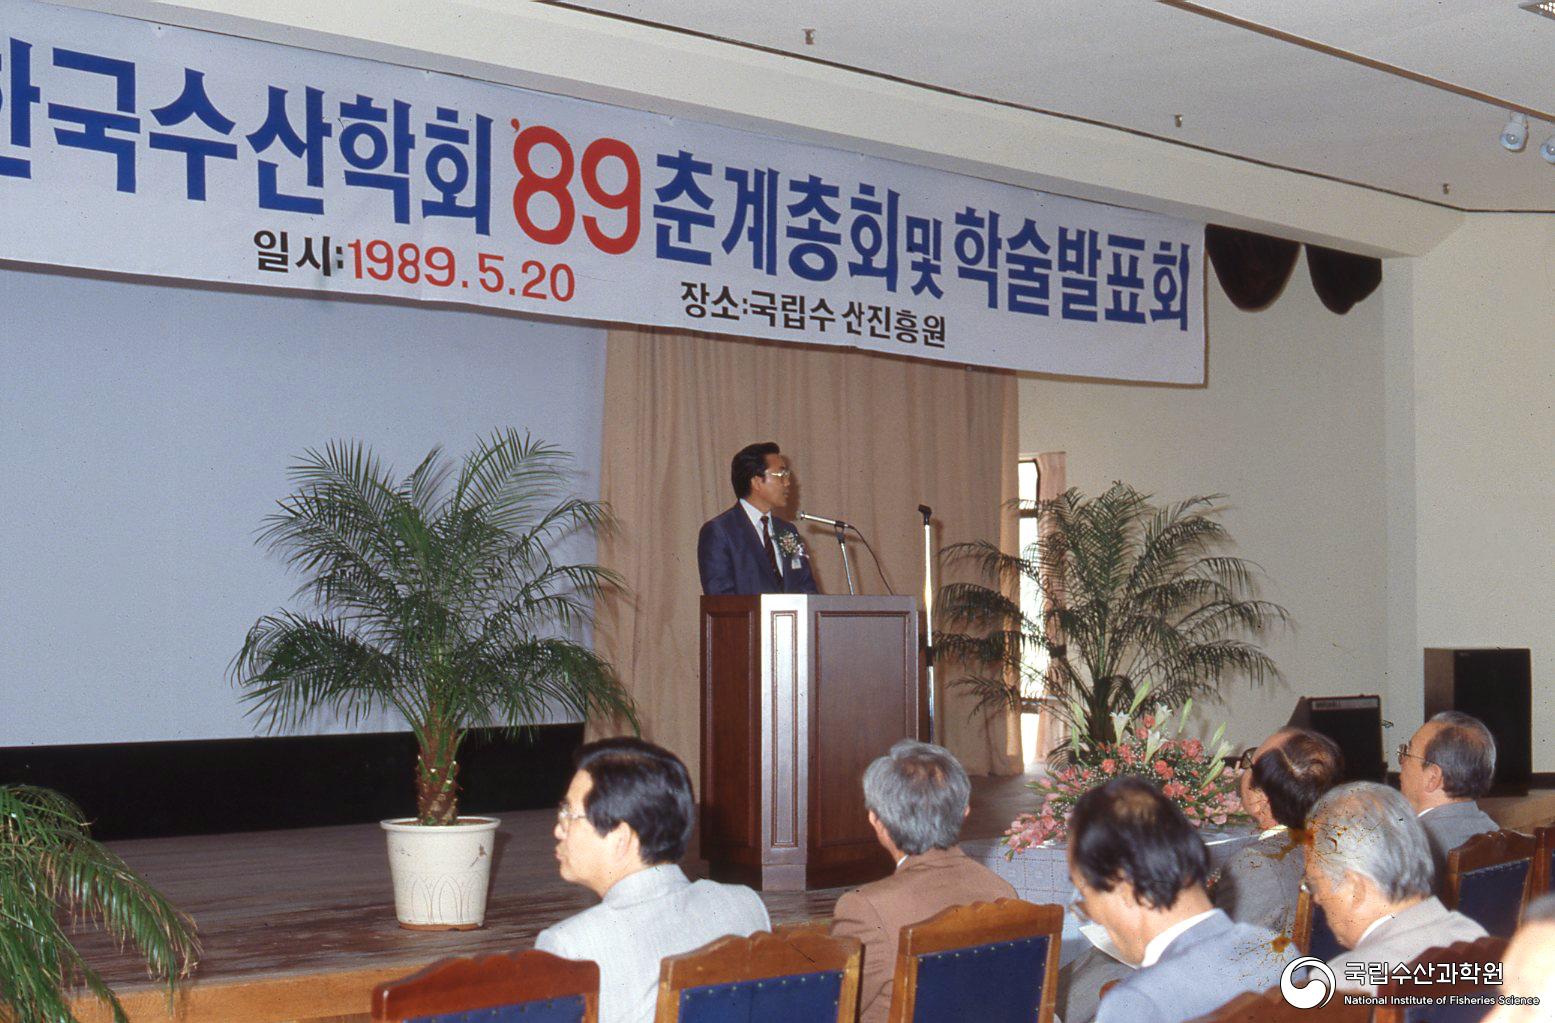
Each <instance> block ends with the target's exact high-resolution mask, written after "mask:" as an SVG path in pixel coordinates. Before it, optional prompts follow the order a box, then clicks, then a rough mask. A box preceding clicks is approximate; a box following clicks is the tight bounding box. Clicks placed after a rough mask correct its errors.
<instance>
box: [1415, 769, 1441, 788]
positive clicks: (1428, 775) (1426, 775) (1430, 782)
mask: <svg viewBox="0 0 1555 1023" xmlns="http://www.w3.org/2000/svg"><path fill="white" fill-rule="evenodd" d="M1420 771H1421V778H1420V781H1421V784H1423V785H1424V786H1425V790H1426V791H1427V792H1435V791H1437V790H1438V789H1440V788H1441V787H1442V769H1441V768H1440V767H1438V766H1436V765H1435V764H1421V765H1420Z"/></svg>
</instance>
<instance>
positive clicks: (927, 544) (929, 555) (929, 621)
mask: <svg viewBox="0 0 1555 1023" xmlns="http://www.w3.org/2000/svg"><path fill="white" fill-rule="evenodd" d="M918 513H919V514H920V515H922V516H923V612H924V635H925V638H926V640H927V644H928V645H927V647H926V648H925V650H924V662H925V663H926V664H927V665H928V674H929V741H930V742H933V741H934V740H935V735H936V734H937V732H938V726H939V706H938V702H939V701H938V698H937V696H936V695H935V689H934V527H933V526H932V525H930V523H929V517H930V516H931V515H933V514H934V509H932V508H930V507H929V506H928V505H926V504H920V505H919V506H918Z"/></svg>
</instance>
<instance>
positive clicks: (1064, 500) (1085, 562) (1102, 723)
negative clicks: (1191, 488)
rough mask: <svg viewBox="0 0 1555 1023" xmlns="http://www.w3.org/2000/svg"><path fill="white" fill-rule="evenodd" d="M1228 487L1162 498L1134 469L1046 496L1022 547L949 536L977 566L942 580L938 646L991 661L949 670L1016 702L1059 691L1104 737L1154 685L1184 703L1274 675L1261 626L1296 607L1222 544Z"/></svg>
mask: <svg viewBox="0 0 1555 1023" xmlns="http://www.w3.org/2000/svg"><path fill="white" fill-rule="evenodd" d="M1222 500H1223V497H1222V495H1208V496H1200V497H1189V498H1187V499H1185V500H1182V501H1177V502H1175V503H1172V504H1169V505H1167V506H1164V507H1157V506H1155V505H1153V504H1152V503H1151V498H1150V496H1149V495H1148V494H1141V493H1140V492H1138V491H1136V490H1135V489H1134V488H1132V487H1130V486H1128V485H1127V484H1126V483H1115V484H1113V485H1112V486H1111V487H1109V488H1108V489H1107V490H1106V491H1105V492H1103V493H1102V494H1100V495H1098V496H1096V497H1094V498H1087V497H1086V496H1085V495H1084V494H1083V493H1081V492H1080V491H1079V490H1077V489H1070V490H1069V491H1067V492H1065V493H1064V494H1062V495H1060V496H1059V497H1057V498H1055V499H1053V500H1050V501H1043V502H1041V503H1040V504H1039V505H1038V506H1037V512H1038V520H1039V523H1040V526H1041V528H1040V530H1039V534H1038V540H1037V542H1036V543H1035V544H1033V545H1031V546H1029V547H1028V548H1027V549H1026V550H1024V551H1021V552H1020V553H1019V554H1018V555H1012V554H1009V553H1007V552H1005V551H1002V550H1000V549H999V548H998V546H997V545H995V544H993V543H990V542H988V541H974V542H970V543H962V544H956V545H953V546H951V547H948V548H946V550H945V552H944V553H945V555H946V557H947V558H949V559H953V560H959V561H962V562H964V563H967V564H970V565H971V566H973V567H974V568H975V569H976V570H977V572H978V574H979V575H980V576H981V579H982V582H955V583H950V584H947V585H945V586H944V587H942V588H941V590H940V594H939V598H940V599H939V609H940V612H941V620H942V623H943V626H944V628H942V629H941V631H940V633H939V635H938V636H937V637H936V647H937V648H938V649H939V650H942V651H944V652H945V653H946V655H947V658H948V659H951V660H954V661H956V662H958V663H961V664H965V665H967V666H970V667H974V668H975V667H981V668H983V669H984V670H982V671H980V672H975V673H973V674H970V675H968V676H967V677H965V678H961V679H958V680H956V682H955V683H953V684H956V685H960V686H964V687H965V688H966V689H967V690H968V691H969V692H971V693H973V694H974V695H976V696H977V697H978V699H977V705H978V706H979V707H989V706H993V705H994V704H995V703H996V702H998V701H997V700H996V699H995V698H996V697H1001V694H1002V700H1003V705H1004V706H1008V707H1015V706H1023V705H1026V702H1025V701H1029V700H1031V699H1032V698H1033V696H1035V695H1040V696H1043V697H1046V698H1049V699H1050V700H1056V701H1057V702H1058V705H1059V708H1060V709H1058V710H1055V713H1059V714H1060V716H1067V717H1070V718H1073V719H1074V720H1073V721H1072V722H1071V723H1072V724H1074V725H1075V726H1076V727H1078V728H1080V729H1082V730H1084V731H1085V732H1086V733H1087V734H1088V735H1089V736H1090V739H1091V740H1095V741H1100V740H1101V739H1103V738H1104V737H1106V736H1110V734H1111V728H1112V725H1111V720H1110V715H1111V714H1112V713H1125V714H1126V713H1128V712H1129V708H1130V706H1131V705H1132V704H1133V703H1134V702H1137V699H1138V696H1139V694H1140V693H1142V692H1145V691H1146V690H1148V691H1149V693H1150V698H1151V700H1152V701H1160V702H1161V703H1163V704H1165V705H1167V706H1169V707H1178V706H1181V705H1183V704H1184V703H1185V702H1187V701H1188V700H1190V699H1192V698H1193V697H1195V696H1199V695H1213V694H1216V693H1218V691H1219V689H1220V687H1221V686H1222V685H1224V684H1226V682H1227V681H1229V680H1230V679H1231V678H1233V677H1238V678H1241V679H1244V680H1246V681H1247V682H1249V683H1251V684H1254V685H1257V684H1261V683H1264V682H1267V681H1272V680H1277V679H1278V678H1279V673H1278V669H1277V668H1276V667H1275V665H1274V662H1273V661H1272V660H1271V659H1270V658H1269V657H1268V655H1267V654H1265V653H1264V652H1263V651H1262V650H1261V649H1260V648H1259V647H1258V646H1257V645H1256V644H1255V642H1254V640H1256V639H1257V638H1258V637H1261V636H1263V635H1265V634H1266V633H1268V632H1269V631H1270V630H1271V629H1272V628H1274V627H1276V626H1280V625H1284V624H1287V623H1288V621H1289V614H1288V613H1287V612H1286V611H1285V609H1284V608H1282V607H1280V606H1279V605H1277V604H1274V603H1271V602H1268V601H1264V600H1259V599H1257V597H1256V595H1255V592H1254V590H1255V587H1256V583H1257V578H1258V576H1259V575H1260V571H1259V569H1258V567H1257V565H1256V564H1254V563H1253V562H1250V561H1246V560H1244V559H1242V558H1238V557H1233V556H1229V555H1226V554H1223V553H1220V549H1221V548H1222V547H1224V546H1226V545H1229V544H1230V543H1231V538H1230V536H1229V534H1228V533H1227V531H1226V529H1225V527H1224V526H1223V525H1222V524H1221V523H1220V522H1219V521H1218V518H1217V516H1218V514H1219V511H1220V507H1221V505H1220V502H1221V501H1222ZM1022 581H1024V582H1026V583H1035V584H1036V589H1037V591H1038V592H1040V593H1041V594H1042V596H1043V598H1044V601H1043V608H1042V611H1041V613H1040V615H1035V614H1033V613H1032V612H1031V611H1029V610H1027V609H1023V608H1022V607H1021V606H1020V602H1019V601H1018V600H1016V599H1014V598H1013V597H1012V596H1011V594H1012V593H1013V592H1015V584H1016V583H1018V582H1022ZM1036 650H1045V651H1047V652H1048V653H1049V655H1050V660H1049V661H1048V664H1047V667H1046V669H1045V670H1044V671H1043V672H1042V673H1041V677H1040V678H1034V677H1033V675H1034V673H1033V671H1032V669H1031V668H1030V667H1029V665H1030V663H1031V654H1032V652H1033V651H1036ZM994 668H997V669H998V670H997V671H993V670H990V669H994Z"/></svg>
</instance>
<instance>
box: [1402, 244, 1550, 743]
mask: <svg viewBox="0 0 1555 1023" xmlns="http://www.w3.org/2000/svg"><path fill="white" fill-rule="evenodd" d="M1386 272H1387V273H1388V274H1394V275H1397V276H1399V277H1400V283H1399V287H1398V291H1399V293H1400V295H1401V303H1400V304H1402V302H1403V301H1407V303H1408V304H1407V306H1404V307H1403V308H1401V309H1399V311H1398V315H1399V318H1400V319H1401V320H1403V319H1404V318H1406V317H1407V319H1408V330H1409V333H1410V335H1411V337H1412V338H1413V348H1412V353H1411V360H1410V365H1409V366H1407V367H1404V368H1407V370H1408V375H1407V376H1402V377H1401V378H1400V380H1399V381H1398V383H1397V385H1396V386H1395V387H1394V388H1392V395H1391V397H1392V398H1393V400H1395V401H1399V402H1406V401H1407V402H1410V403H1411V404H1410V407H1409V408H1408V410H1407V412H1408V415H1409V417H1410V422H1411V427H1412V435H1413V443H1412V445H1411V446H1409V447H1408V448H1407V449H1404V448H1402V447H1401V448H1400V450H1398V451H1397V452H1396V453H1390V460H1393V461H1395V462H1396V463H1397V464H1396V465H1390V469H1392V470H1393V473H1394V475H1396V476H1397V477H1399V478H1401V479H1402V478H1406V477H1409V476H1412V477H1413V484H1414V486H1413V493H1412V498H1413V507H1412V508H1411V509H1410V511H1411V512H1412V514H1413V522H1412V523H1411V525H1412V528H1413V530H1414V534H1415V535H1414V536H1413V537H1411V538H1410V539H1411V540H1412V543H1411V545H1410V553H1411V554H1412V555H1413V560H1412V561H1410V562H1401V563H1400V564H1399V565H1398V566H1397V567H1396V569H1395V570H1394V571H1393V572H1392V573H1391V576H1392V577H1391V578H1390V585H1393V586H1396V587H1398V588H1400V589H1407V588H1409V587H1413V588H1414V590H1415V592H1416V618H1415V620H1414V621H1409V622H1403V623H1401V625H1402V628H1403V632H1404V635H1403V636H1402V637H1401V638H1400V640H1399V641H1398V642H1397V644H1396V648H1397V650H1398V653H1397V654H1396V655H1395V658H1396V659H1397V660H1399V662H1400V663H1399V665H1398V668H1397V670H1396V671H1395V672H1393V675H1394V685H1393V696H1394V699H1393V706H1394V711H1393V713H1394V714H1395V720H1396V721H1397V722H1398V724H1399V728H1400V729H1401V730H1403V731H1404V733H1405V734H1408V732H1409V731H1412V730H1413V729H1414V728H1416V727H1417V726H1418V725H1419V724H1420V719H1421V716H1422V713H1423V708H1422V705H1421V662H1420V651H1421V648H1423V647H1432V646H1439V647H1455V646H1510V647H1529V648H1531V650H1532V655H1533V694H1534V695H1533V722H1532V724H1533V769H1534V770H1535V771H1541V772H1542V771H1555V702H1552V701H1551V700H1550V699H1549V696H1548V694H1549V686H1550V682H1551V680H1552V679H1555V611H1552V608H1555V343H1552V341H1551V338H1552V336H1555V332H1552V329H1551V317H1552V313H1555V302H1552V299H1551V296H1552V295H1555V218H1551V217H1549V216H1540V215H1517V214H1472V215H1470V216H1469V217H1467V218H1466V220H1465V223H1464V224H1463V226H1462V227H1460V228H1459V229H1458V230H1457V231H1455V232H1454V233H1453V234H1452V235H1450V236H1449V237H1448V238H1447V240H1446V241H1444V242H1443V243H1442V244H1441V245H1439V246H1438V247H1437V248H1436V249H1434V250H1433V251H1432V252H1430V253H1429V254H1427V255H1425V256H1420V257H1416V258H1414V259H1407V260H1392V261H1389V264H1388V269H1387V271H1386ZM1389 298H1390V299H1391V298H1392V295H1391V294H1390V295H1389ZM1389 315H1390V317H1392V316H1393V312H1392V307H1391V306H1390V313H1389ZM1400 415H1401V416H1402V413H1400Z"/></svg>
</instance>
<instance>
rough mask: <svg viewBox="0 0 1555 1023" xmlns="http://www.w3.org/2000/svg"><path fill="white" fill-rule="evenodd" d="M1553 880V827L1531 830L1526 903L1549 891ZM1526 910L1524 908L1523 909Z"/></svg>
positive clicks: (1554, 861)
mask: <svg viewBox="0 0 1555 1023" xmlns="http://www.w3.org/2000/svg"><path fill="white" fill-rule="evenodd" d="M1551 878H1555V827H1549V828H1534V829H1533V868H1532V869H1531V870H1529V871H1528V897H1527V900H1526V901H1528V902H1532V901H1533V900H1534V899H1537V898H1538V897H1539V896H1541V895H1545V894H1547V893H1548V892H1549V890H1550V879H1551ZM1524 908H1525V909H1526V908H1527V907H1526V906H1525V907H1524Z"/></svg>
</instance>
